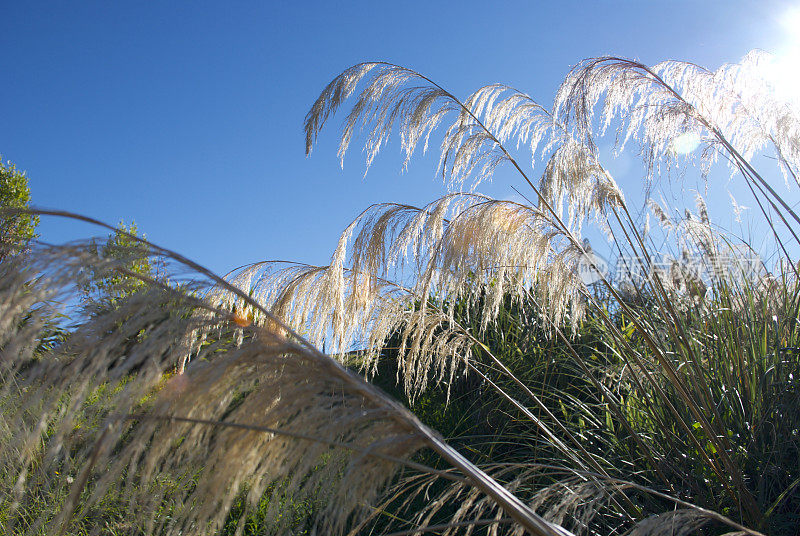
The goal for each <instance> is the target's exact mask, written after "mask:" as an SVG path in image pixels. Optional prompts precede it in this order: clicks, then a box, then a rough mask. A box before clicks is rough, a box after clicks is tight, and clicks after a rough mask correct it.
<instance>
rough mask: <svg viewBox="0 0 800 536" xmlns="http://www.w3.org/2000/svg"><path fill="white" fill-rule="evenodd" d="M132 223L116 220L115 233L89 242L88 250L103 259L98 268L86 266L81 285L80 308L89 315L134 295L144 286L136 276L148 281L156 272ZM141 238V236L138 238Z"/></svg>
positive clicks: (99, 312)
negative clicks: (128, 224) (86, 271)
mask: <svg viewBox="0 0 800 536" xmlns="http://www.w3.org/2000/svg"><path fill="white" fill-rule="evenodd" d="M138 237H139V228H138V227H137V226H136V223H135V222H131V224H130V226H126V225H125V222H124V221H120V223H119V227H118V229H117V231H116V232H114V233H111V234H110V235H109V236H108V239H107V240H106V241H105V242H104V243H102V244H100V245H98V244H97V242H92V244H91V245H90V246H89V251H90V253H91V254H92V255H96V256H99V257H100V258H102V259H104V263H103V265H101V266H100V267H97V266H91V267H89V272H90V273H89V274H88V278H87V279H88V281H87V283H86V284H85V285H84V286H83V289H82V293H83V300H84V305H85V306H86V307H87V309H88V310H89V311H91V312H92V314H101V313H102V312H103V311H108V310H110V309H113V308H115V307H117V306H118V305H119V304H120V302H121V301H123V300H125V299H126V298H128V297H129V296H131V295H132V294H134V293H135V292H137V291H139V290H142V289H144V288H146V287H147V284H146V283H145V282H144V281H143V280H142V279H140V278H138V277H137V276H142V277H144V278H152V277H153V276H154V275H155V272H156V269H155V267H154V265H153V263H152V261H151V260H150V257H149V247H148V246H147V245H146V244H145V243H143V242H141V241H140V240H137V238H138ZM141 238H144V235H142V236H141Z"/></svg>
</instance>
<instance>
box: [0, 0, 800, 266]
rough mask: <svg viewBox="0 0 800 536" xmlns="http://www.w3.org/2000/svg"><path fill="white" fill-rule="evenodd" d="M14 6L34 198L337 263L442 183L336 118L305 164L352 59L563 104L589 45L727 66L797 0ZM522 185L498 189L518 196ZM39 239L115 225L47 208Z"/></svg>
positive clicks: (773, 28)
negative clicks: (321, 112) (313, 128)
mask: <svg viewBox="0 0 800 536" xmlns="http://www.w3.org/2000/svg"><path fill="white" fill-rule="evenodd" d="M4 4H5V5H4V6H3V8H2V22H1V23H0V24H2V31H0V72H2V75H3V83H2V84H0V117H1V118H2V128H0V154H2V156H3V159H4V160H11V161H12V162H14V163H15V164H16V165H17V167H18V168H20V169H23V170H26V171H27V173H28V176H29V178H30V185H31V190H32V195H33V199H34V203H35V204H36V205H38V206H42V207H48V208H59V209H64V210H70V211H74V212H79V213H83V214H86V215H89V216H92V217H95V218H98V219H100V220H104V221H107V222H109V223H116V222H118V221H119V220H120V219H124V220H125V221H128V222H129V221H131V220H135V221H136V222H137V224H138V226H139V228H140V229H141V230H142V231H144V232H145V233H146V234H147V236H148V238H150V239H151V240H153V241H154V242H156V243H158V244H160V245H163V246H166V247H169V248H172V249H175V250H177V251H179V252H181V253H182V254H184V255H186V256H188V257H191V258H193V259H195V260H197V261H199V262H201V263H203V264H205V265H206V266H208V267H210V268H212V269H213V270H216V271H218V272H225V271H227V270H228V269H230V268H233V267H235V266H238V265H241V264H244V263H248V262H253V261H258V260H264V259H287V260H297V261H303V262H309V263H314V264H323V263H327V260H328V258H329V255H330V252H331V250H332V248H333V246H334V244H335V241H336V238H337V237H338V234H339V233H340V232H341V230H343V229H344V227H345V226H346V225H347V224H348V223H349V221H350V220H352V218H353V217H355V216H356V215H357V214H358V213H359V212H360V211H361V210H363V209H364V208H365V207H366V206H368V205H369V204H370V203H375V202H383V201H399V202H405V203H412V204H422V203H425V202H427V201H430V200H432V199H433V198H434V197H435V196H438V195H440V194H441V193H442V192H443V187H442V185H441V183H440V181H438V180H437V179H436V178H435V177H434V172H435V167H436V160H435V158H433V157H427V158H420V159H417V160H416V161H412V164H411V167H410V171H409V172H407V173H405V174H400V159H399V145H398V144H396V143H395V144H390V146H389V148H388V150H386V151H385V152H384V153H383V154H382V156H381V157H379V158H378V161H377V163H376V164H375V165H374V166H373V168H372V169H371V170H370V174H369V175H368V177H367V179H366V180H362V175H363V171H364V165H363V158H362V157H361V155H360V154H359V152H358V151H357V150H356V151H353V152H351V153H350V154H349V156H348V158H347V159H346V161H345V167H344V170H342V169H341V168H340V167H339V163H338V159H337V157H336V147H337V144H336V129H335V128H334V129H330V130H329V131H328V132H327V133H325V134H324V135H323V136H322V137H321V140H320V143H319V144H318V146H317V147H316V149H315V150H314V153H313V155H312V156H311V157H310V158H306V157H305V156H304V138H303V133H302V121H303V118H304V116H305V113H306V111H307V109H308V108H309V106H310V105H311V103H312V102H313V101H314V99H315V98H316V96H317V95H318V94H319V92H320V90H321V89H322V88H323V87H324V86H325V84H326V83H327V82H328V81H329V80H330V79H331V78H333V77H334V76H335V75H336V74H338V73H339V72H340V71H342V70H343V69H345V68H346V67H348V66H350V65H352V64H354V63H357V62H359V61H365V60H376V59H378V60H387V61H391V62H394V63H399V64H403V65H406V66H409V67H412V68H415V69H416V70H418V71H420V72H422V73H424V74H426V75H428V76H430V77H431V78H433V79H435V80H437V81H438V82H439V83H440V84H441V85H443V86H445V87H447V88H448V89H449V90H450V91H451V92H452V93H454V94H456V95H459V96H466V95H467V94H468V93H469V92H471V91H472V90H474V89H476V88H478V87H480V86H482V85H484V84H488V83H493V82H504V83H508V84H511V85H513V86H515V87H517V88H519V89H522V90H524V91H526V92H527V93H529V94H530V95H532V96H533V97H534V98H536V99H537V100H539V101H541V102H543V103H549V102H551V101H552V98H553V96H554V92H555V89H556V87H557V85H558V83H559V82H560V80H561V79H562V78H563V76H564V75H565V74H566V72H567V71H568V70H569V68H570V66H572V65H574V64H575V63H577V62H578V61H579V60H581V59H582V58H585V57H590V56H598V55H603V54H615V55H621V56H628V57H635V58H638V59H640V60H642V61H644V62H646V63H655V62H658V61H660V60H663V59H668V58H674V59H686V60H692V61H695V62H697V63H699V64H702V65H705V66H709V67H717V66H719V64H721V63H724V62H731V61H737V60H738V59H740V58H741V57H742V56H743V55H744V54H745V53H746V52H747V51H749V50H751V49H753V48H763V49H765V50H770V51H773V50H777V49H779V48H780V47H781V46H783V42H784V41H785V40H786V39H787V29H786V27H785V25H782V24H781V23H780V17H781V16H782V15H783V14H784V13H785V12H786V10H787V9H788V8H789V7H790V6H791V5H792V3H788V2H778V1H758V2H755V1H754V2H737V1H730V0H729V1H722V2H698V1H692V2H686V1H673V2H655V1H641V2H634V1H630V2H611V1H600V0H597V1H591V2H569V1H551V2H480V3H478V2H453V3H444V2H441V3H438V2H430V1H427V2H379V1H374V0H373V1H371V2H352V3H339V2H324V3H323V2H319V3H314V2H285V3H284V2H219V3H210V2H178V1H172V2H163V3H160V4H158V5H157V4H156V3H155V2H53V3H46V2H36V3H34V2H11V1H8V0H7V1H6V2H4ZM794 4H797V2H794ZM799 31H800V30H799ZM338 124H339V120H338V119H336V120H334V122H333V123H332V125H338ZM612 169H613V168H612ZM507 177H508V176H507V175H500V176H498V177H497V178H496V180H495V181H494V182H493V183H492V184H491V185H490V186H488V187H487V188H482V190H484V191H486V190H488V191H489V192H490V193H493V194H495V195H499V196H503V195H510V194H511V193H512V192H511V190H510V187H509V182H508V181H506V178H507ZM626 180H629V181H635V178H628V179H626ZM623 186H624V187H625V188H628V187H633V188H636V187H638V185H637V184H635V182H632V183H631V184H625V183H623ZM40 234H41V237H42V238H43V239H44V240H47V241H63V240H67V239H74V238H79V237H86V236H89V235H92V234H104V233H102V232H99V231H98V230H96V229H91V228H87V227H80V226H76V225H71V224H67V223H65V222H63V221H60V220H53V219H45V220H43V222H42V224H41V226H40Z"/></svg>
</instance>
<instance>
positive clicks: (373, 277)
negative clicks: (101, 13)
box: [0, 53, 800, 536]
mask: <svg viewBox="0 0 800 536" xmlns="http://www.w3.org/2000/svg"><path fill="white" fill-rule="evenodd" d="M765 62H768V57H767V56H766V55H765V54H762V53H751V54H749V55H748V56H747V57H746V58H745V59H744V60H743V61H742V62H741V63H740V64H735V65H726V66H723V67H722V68H720V69H718V70H717V71H713V72H712V71H708V70H706V69H703V68H701V67H698V66H696V65H694V64H691V63H684V62H675V61H669V62H664V63H661V64H658V65H656V66H653V67H650V66H647V65H644V64H642V63H640V62H637V61H633V60H627V59H622V58H615V57H602V58H594V59H589V60H585V61H583V62H581V63H579V64H578V65H577V66H576V67H575V68H573V69H572V70H571V71H570V73H569V74H568V75H567V77H566V79H565V80H564V82H563V83H562V85H561V87H560V89H559V90H558V93H557V95H556V97H555V101H554V103H553V105H552V106H551V107H546V106H543V105H541V104H539V103H537V102H536V101H534V100H533V99H532V98H531V97H529V96H528V95H526V94H524V93H522V92H520V91H518V90H516V89H514V88H512V87H509V86H506V85H501V84H494V85H489V86H485V87H483V88H480V89H478V90H477V91H475V92H474V93H472V94H471V95H468V96H467V97H466V98H465V99H463V100H461V99H458V98H456V97H455V96H454V95H453V94H452V93H451V92H449V91H447V90H446V89H444V88H443V87H441V86H440V85H438V84H436V83H435V82H433V81H432V80H431V79H430V78H428V77H426V76H423V75H421V74H419V73H417V72H415V71H413V70H410V69H407V68H404V67H400V66H397V65H393V64H389V63H382V62H377V63H364V64H359V65H356V66H353V67H351V68H350V69H347V70H346V71H344V72H343V73H342V74H341V75H339V76H337V77H336V78H335V79H334V80H333V81H332V82H330V83H329V84H328V85H327V87H325V88H324V90H323V91H322V93H321V95H320V97H319V98H318V99H317V101H316V102H315V103H314V104H313V105H312V108H311V110H310V111H309V112H308V114H307V116H306V121H305V137H306V151H307V152H310V151H311V149H312V147H313V146H314V144H315V143H316V140H317V137H318V135H319V133H320V131H321V129H322V128H323V126H324V125H326V124H327V123H328V122H329V121H330V120H331V119H332V117H333V116H334V115H335V114H336V113H337V112H338V111H339V110H341V109H342V108H343V107H344V106H345V105H349V106H350V108H349V111H348V112H347V113H346V115H345V118H344V123H343V126H342V131H341V136H340V143H339V156H340V157H341V158H344V155H345V153H346V151H347V150H348V148H349V147H350V146H351V145H352V144H353V143H354V141H355V140H356V139H357V138H358V137H359V135H361V134H363V135H364V149H365V152H366V155H367V168H369V166H370V165H371V164H372V162H373V161H374V159H375V158H376V157H377V155H378V153H379V152H380V150H381V148H382V147H383V146H384V145H385V144H386V143H387V141H388V140H389V137H390V134H391V133H392V132H394V131H395V130H396V131H397V132H398V133H399V138H400V145H401V148H402V151H403V153H404V156H405V160H404V164H403V166H404V167H405V166H407V165H409V163H410V161H411V158H412V157H413V155H414V153H415V152H416V150H417V148H419V147H420V146H421V148H422V151H426V150H429V149H430V148H431V147H432V146H433V145H434V144H436V145H438V150H439V169H438V172H439V173H440V174H441V176H442V178H443V180H444V182H445V184H446V185H447V188H448V192H447V193H445V194H444V195H442V196H441V197H440V198H438V199H435V200H433V201H432V202H430V203H429V204H427V205H425V206H410V205H406V204H401V203H382V204H376V205H373V206H371V207H368V208H367V209H366V210H364V212H362V213H361V214H360V215H358V216H357V217H356V218H355V219H354V220H353V222H352V223H351V224H350V225H349V226H348V227H347V228H346V229H345V230H344V231H343V233H342V234H341V236H340V238H339V241H338V244H336V245H335V246H334V247H333V248H332V249H333V253H332V255H331V260H330V263H329V264H328V265H327V266H310V265H306V264H302V263H292V262H285V261H265V262H259V263H254V264H252V265H248V266H245V267H241V268H239V269H236V270H233V271H232V272H231V273H229V274H228V275H227V276H225V277H218V276H215V275H214V274H212V273H210V272H209V271H207V270H205V269H204V268H202V267H201V266H199V265H197V264H196V263H194V262H192V261H190V260H188V259H185V258H183V257H181V256H180V255H178V254H177V253H174V252H171V251H168V250H165V249H162V248H159V247H157V246H155V245H153V244H150V243H147V242H146V241H143V240H142V239H139V238H137V237H135V236H133V235H130V234H128V233H124V231H118V232H122V233H123V234H124V235H125V236H126V237H127V238H129V239H130V240H124V241H121V242H120V243H124V244H129V246H130V247H128V248H127V250H126V248H122V250H123V251H121V252H117V254H115V255H114V256H102V255H99V254H98V248H97V247H94V248H91V247H87V245H86V244H83V245H81V244H72V245H66V246H59V247H56V246H45V245H38V246H36V247H34V248H33V249H32V250H31V251H30V252H29V253H26V254H19V255H15V256H11V257H9V259H8V260H5V259H4V260H3V262H2V263H0V308H1V309H2V310H0V313H1V314H0V349H1V350H2V361H0V367H2V368H0V372H1V373H2V378H1V379H2V385H1V386H0V389H2V390H1V391H0V404H1V406H0V410H2V413H0V415H1V416H2V420H0V486H2V494H1V495H0V523H2V526H3V528H5V529H7V530H9V531H12V532H14V533H20V534H52V533H55V534H57V533H76V534H78V533H85V532H90V533H91V532H94V533H101V532H103V531H105V530H108V531H115V532H117V533H130V534H141V533H144V534H215V533H222V534H231V533H237V534H247V533H248V532H247V531H248V530H250V529H249V528H248V527H251V526H252V523H251V521H252V520H254V519H267V520H268V522H267V525H266V527H267V528H266V529H265V530H266V531H267V532H270V533H273V532H274V533H284V534H290V533H299V532H300V533H302V532H304V533H308V534H353V535H357V534H378V533H383V534H392V535H394V536H399V535H401V534H423V533H426V532H438V533H443V534H448V535H449V534H460V533H463V534H491V535H494V534H514V535H518V534H523V533H531V534H537V535H548V536H550V535H562V536H564V535H568V534H571V533H574V534H586V535H593V534H636V535H653V534H692V533H700V531H701V530H702V531H703V532H702V533H703V534H726V533H735V534H750V535H759V534H765V533H769V534H780V535H783V534H787V535H788V534H793V531H794V529H795V528H796V526H797V525H798V523H800V484H799V483H800V467H798V466H797V460H798V459H800V443H798V440H797V434H798V433H800V432H798V430H800V410H798V408H800V389H798V383H797V378H798V377H800V360H799V359H798V357H799V356H800V350H798V348H800V320H798V319H799V318H800V315H799V314H798V312H800V285H798V279H800V277H798V272H797V262H796V259H797V251H798V250H799V248H800V237H799V236H798V231H800V217H798V215H797V214H796V212H795V210H794V208H793V204H792V203H789V202H788V200H787V196H788V194H785V195H784V194H781V193H779V192H782V191H784V190H780V189H781V188H783V189H786V188H789V187H791V188H795V187H796V186H798V185H800V183H798V179H797V172H798V166H800V143H798V139H800V138H799V134H800V128H799V127H798V125H800V120H798V116H797V110H796V108H794V107H792V105H791V104H789V103H785V102H781V101H780V100H779V99H778V98H777V97H776V96H775V92H774V91H773V88H772V85H771V82H770V80H769V79H768V76H767V74H765V73H768V71H766V70H765V68H764V65H765ZM609 129H610V130H612V131H614V132H615V140H614V143H613V145H615V148H616V150H617V151H623V150H625V147H626V145H628V144H635V145H636V146H637V147H638V149H639V151H640V154H641V155H642V157H643V165H644V170H643V172H642V173H641V175H640V178H641V184H639V185H635V188H632V189H631V190H630V191H627V192H626V193H625V195H623V192H622V189H621V188H620V186H619V185H618V183H617V182H616V180H615V179H614V178H613V177H612V175H611V173H610V172H609V168H608V166H607V165H606V164H605V163H604V158H606V157H607V154H606V153H607V151H605V150H604V149H603V150H601V149H600V147H601V146H602V145H601V143H599V142H600V139H601V138H602V137H603V136H604V134H605V132H606V131H607V130H609ZM764 155H765V156H769V157H771V158H772V160H770V161H769V162H770V164H771V165H772V167H774V168H775V169H773V170H771V171H770V170H766V171H764V170H761V169H757V165H756V164H758V165H759V166H758V167H759V168H760V164H761V163H762V162H763V159H759V158H758V157H759V156H764ZM721 164H727V166H728V167H727V169H725V168H724V167H723V166H722V165H721ZM500 166H504V167H506V168H508V170H509V171H510V172H511V174H512V176H514V175H516V176H518V177H519V179H520V181H519V184H518V185H515V186H519V187H520V188H521V189H517V188H515V191H516V193H517V194H518V195H516V196H515V197H514V199H515V200H513V201H512V200H509V199H495V198H492V197H489V196H486V195H483V194H480V193H478V192H477V189H478V188H479V187H480V185H481V183H482V182H483V181H485V180H487V179H489V178H491V177H492V176H493V175H494V174H495V172H496V170H497V169H498V168H499V167H500ZM692 166H697V167H696V169H697V170H699V176H700V178H701V179H703V180H705V181H706V182H705V184H706V185H707V188H708V189H711V190H713V189H714V188H715V187H718V186H719V185H724V184H725V183H726V181H729V180H731V181H734V180H735V181H737V182H736V184H737V185H740V186H741V187H742V188H743V189H744V190H745V191H746V192H749V193H750V194H751V200H750V201H748V203H749V204H751V205H752V207H753V209H752V210H753V213H754V214H755V215H756V216H757V217H759V218H763V221H761V222H760V225H761V226H762V227H760V228H759V229H760V231H759V233H760V234H762V235H765V236H766V237H767V238H766V239H765V240H764V242H763V243H761V244H754V243H751V242H748V241H746V240H743V239H741V238H739V237H736V236H735V235H734V234H732V233H727V232H724V231H723V230H722V229H720V227H719V225H718V224H717V223H716V221H715V219H714V217H713V214H712V212H713V211H712V209H711V207H710V206H708V205H707V204H706V201H705V200H704V197H703V196H701V195H700V194H697V195H696V196H695V200H694V202H693V205H694V206H693V207H692V208H691V209H686V208H685V207H677V208H679V209H682V210H680V212H674V209H673V208H670V207H669V203H665V202H655V201H653V200H652V199H651V198H652V197H654V196H652V195H651V194H654V193H657V192H658V191H659V188H660V186H661V185H662V184H663V183H664V182H665V181H664V180H663V179H665V178H669V179H671V180H672V181H673V182H672V183H671V184H675V181H680V180H682V179H683V178H684V177H685V176H686V174H687V173H690V172H691V170H692V169H695V168H694V167H692ZM720 168H722V169H723V179H720V178H718V176H717V175H718V173H719V170H720ZM781 174H782V178H783V179H784V180H780V181H778V182H779V184H773V182H774V179H775V177H778V178H781ZM678 184H681V183H678ZM681 185H682V184H681ZM522 189H524V191H523V190H522ZM790 191H793V190H790ZM731 197H732V195H731ZM725 199H727V196H726V197H725ZM634 203H641V207H642V209H643V211H638V210H634V209H633V208H632V207H634ZM735 205H736V206H735V210H736V211H737V218H738V217H741V214H740V211H741V206H740V205H738V203H736V204H735ZM646 208H649V212H644V209H646ZM37 213H40V214H51V215H60V216H69V217H74V216H72V215H67V214H63V213H56V212H53V211H49V212H48V211H38V212H37ZM678 214H681V216H678ZM650 216H654V219H655V220H656V223H657V224H658V225H656V226H654V227H653V228H651V227H650V226H649V219H650ZM79 219H84V220H85V221H92V222H93V220H89V219H88V218H80V217H79ZM93 223H97V222H93ZM587 236H591V237H592V238H593V239H594V237H595V236H606V237H607V238H608V239H609V241H610V245H611V249H612V251H611V253H610V254H614V255H616V256H617V257H619V258H620V259H624V260H626V261H630V262H628V263H627V264H626V265H625V266H624V267H623V268H624V269H622V270H619V271H618V272H617V273H611V272H608V271H605V270H604V269H603V267H601V266H598V263H599V260H598V259H599V257H598V256H596V255H594V254H593V252H592V251H591V248H590V246H589V242H588V241H587V240H586V238H587ZM128 250H129V251H128ZM100 251H102V248H100ZM149 258H153V261H154V265H158V266H159V267H160V268H159V271H158V274H157V275H152V274H149V273H142V272H137V271H135V270H131V269H130V266H131V264H130V263H131V262H134V261H137V260H138V261H143V260H145V259H149ZM156 258H158V259H159V260H158V262H155V260H156ZM751 261H752V262H751ZM748 263H749V264H748ZM147 266H150V264H147ZM587 270H588V271H589V273H590V275H591V277H590V278H587V277H586V273H587ZM104 274H105V275H110V274H114V278H109V279H108V280H109V281H120V280H121V281H123V282H124V281H125V279H126V278H135V280H136V281H137V283H136V285H128V286H126V287H125V288H127V289H129V290H130V289H135V291H132V292H128V293H126V294H125V295H124V297H123V298H122V299H119V300H111V301H110V302H109V303H111V304H112V306H110V307H107V308H103V309H100V308H97V307H91V304H90V303H88V302H87V301H86V300H84V301H83V302H81V301H80V295H81V294H80V289H86V288H93V287H91V278H96V277H103V276H104ZM112 290H113V289H112ZM57 303H61V304H64V307H66V308H67V309H66V310H65V311H63V312H64V313H66V315H67V318H68V320H65V319H64V317H60V316H58V309H57V308H56V307H55V304H57ZM54 331H55V332H57V333H58V335H59V336H58V337H53V335H52V332H54ZM54 341H55V342H54ZM396 384H399V385H400V388H399V389H398V388H395V385H396ZM376 385H380V386H381V387H383V388H385V389H387V390H390V391H392V392H393V393H394V394H395V395H396V396H397V397H398V398H399V399H400V400H401V401H402V402H403V403H401V402H398V401H395V400H394V399H392V398H391V397H390V396H389V395H387V394H386V393H385V392H384V391H382V390H381V389H379V388H378V387H376ZM409 408H410V409H409ZM415 413H416V414H418V415H415ZM423 420H424V421H426V422H434V423H436V425H437V427H440V426H441V427H442V428H443V431H444V432H445V433H447V434H448V435H450V436H452V437H450V440H451V441H450V442H445V441H444V440H443V439H442V437H441V436H440V435H439V433H437V432H434V431H433V430H432V429H431V428H430V427H428V426H427V425H426V424H423V422H422V421H423ZM454 445H455V446H457V447H458V449H456V447H455V446H454ZM462 453H469V457H470V459H469V460H468V459H467V457H465V455H464V454H462ZM295 514H297V515H295ZM298 516H299V520H298V519H297V517H298ZM254 530H255V529H254ZM732 531H734V532H732Z"/></svg>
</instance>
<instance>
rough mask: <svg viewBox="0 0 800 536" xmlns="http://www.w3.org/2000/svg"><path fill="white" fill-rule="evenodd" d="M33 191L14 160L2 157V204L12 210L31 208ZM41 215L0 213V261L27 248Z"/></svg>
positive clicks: (0, 204) (0, 181)
mask: <svg viewBox="0 0 800 536" xmlns="http://www.w3.org/2000/svg"><path fill="white" fill-rule="evenodd" d="M30 202H31V191H30V188H29V187H28V177H27V176H26V175H25V173H24V172H20V171H18V170H17V168H16V167H15V166H14V164H12V163H11V162H8V163H3V158H2V156H0V207H1V208H11V209H20V208H22V209H24V208H28V206H29V205H30ZM38 224H39V217H38V216H34V215H31V214H1V215H0V261H2V260H3V259H4V258H5V257H6V256H8V255H11V254H14V253H16V252H19V251H20V250H22V249H24V248H25V247H26V245H27V244H28V242H30V241H31V240H32V239H33V238H34V237H35V236H36V226H37V225H38Z"/></svg>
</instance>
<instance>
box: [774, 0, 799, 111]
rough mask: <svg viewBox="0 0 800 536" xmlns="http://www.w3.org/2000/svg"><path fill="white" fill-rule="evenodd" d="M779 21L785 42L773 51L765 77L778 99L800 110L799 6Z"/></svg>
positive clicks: (786, 13) (787, 11) (791, 9)
mask: <svg viewBox="0 0 800 536" xmlns="http://www.w3.org/2000/svg"><path fill="white" fill-rule="evenodd" d="M779 21H780V24H781V26H782V28H783V30H784V32H785V41H784V44H783V45H782V46H781V47H780V48H779V49H778V50H777V51H775V53H774V55H773V58H772V61H771V62H770V64H769V66H768V69H767V77H768V81H769V83H770V85H771V86H772V87H773V88H774V90H775V93H776V95H777V96H778V97H779V98H781V99H782V100H786V101H787V102H789V103H791V104H792V105H793V106H796V107H798V108H800V6H795V7H792V8H789V9H787V10H786V11H784V12H783V13H782V14H781V16H780V19H779Z"/></svg>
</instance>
